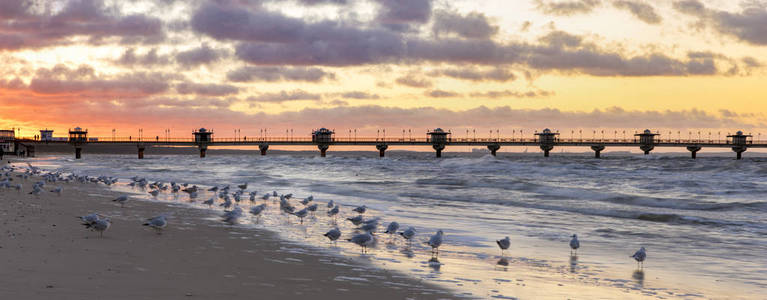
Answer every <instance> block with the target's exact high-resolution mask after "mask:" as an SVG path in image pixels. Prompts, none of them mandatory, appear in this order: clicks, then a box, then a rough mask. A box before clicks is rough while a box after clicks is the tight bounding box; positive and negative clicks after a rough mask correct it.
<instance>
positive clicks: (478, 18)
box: [432, 11, 498, 39]
mask: <svg viewBox="0 0 767 300" xmlns="http://www.w3.org/2000/svg"><path fill="white" fill-rule="evenodd" d="M432 31H433V32H434V35H435V36H439V35H441V34H455V35H457V36H460V37H463V38H468V39H488V38H490V37H492V36H494V35H495V34H496V33H498V26H495V25H491V24H490V20H488V18H487V17H486V16H485V14H482V13H478V12H472V13H469V14H467V15H461V14H457V13H455V12H451V11H439V12H437V13H436V14H435V15H434V25H432Z"/></svg>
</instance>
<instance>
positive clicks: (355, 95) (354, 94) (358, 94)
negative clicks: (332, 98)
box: [339, 91, 381, 100]
mask: <svg viewBox="0 0 767 300" xmlns="http://www.w3.org/2000/svg"><path fill="white" fill-rule="evenodd" d="M339 96H340V97H341V98H345V99H358V100H369V99H380V98H381V96H378V94H373V93H370V92H363V91H350V92H343V93H340V94H339Z"/></svg>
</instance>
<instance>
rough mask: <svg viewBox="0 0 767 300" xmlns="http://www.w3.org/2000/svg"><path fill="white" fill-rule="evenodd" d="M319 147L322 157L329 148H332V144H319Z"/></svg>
mask: <svg viewBox="0 0 767 300" xmlns="http://www.w3.org/2000/svg"><path fill="white" fill-rule="evenodd" d="M317 148H319V149H320V157H325V155H326V154H327V151H328V148H330V145H328V144H319V145H317Z"/></svg>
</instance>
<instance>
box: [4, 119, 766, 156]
mask: <svg viewBox="0 0 767 300" xmlns="http://www.w3.org/2000/svg"><path fill="white" fill-rule="evenodd" d="M45 131H46V132H45V135H43V134H41V135H40V137H33V138H26V137H15V136H12V135H7V136H4V138H3V137H0V144H5V145H6V148H9V147H10V146H11V145H13V148H14V149H15V150H14V152H15V154H16V155H21V156H34V154H35V146H36V145H40V144H69V145H72V147H73V149H74V152H75V158H77V159H79V158H81V157H82V155H83V148H84V147H87V145H90V144H114V145H135V146H136V149H137V154H138V158H139V159H142V158H144V154H145V149H147V148H151V147H155V146H188V147H197V148H198V149H199V152H200V157H201V158H204V157H205V156H206V151H207V149H208V147H212V146H257V147H258V149H259V151H260V154H261V155H267V151H268V150H269V147H270V146H316V147H317V149H318V150H319V152H320V156H322V157H325V156H326V154H327V151H329V150H330V149H331V147H340V146H371V150H372V149H376V150H378V153H379V156H380V157H385V155H386V150H389V149H390V148H392V147H397V146H426V147H432V149H433V150H434V151H435V155H436V157H441V156H442V151H443V150H444V149H446V148H447V147H450V146H481V147H486V148H487V149H488V150H489V151H490V153H491V154H492V155H494V156H495V155H497V152H498V150H500V149H501V148H502V147H510V146H528V147H539V148H540V149H541V150H542V151H543V155H544V156H545V157H549V156H550V153H551V151H552V150H553V149H555V148H557V147H585V148H590V149H591V150H592V151H594V157H595V158H600V157H601V153H602V152H603V151H604V150H605V149H607V148H614V147H630V148H639V149H641V150H642V151H643V153H644V154H645V155H647V154H650V152H651V151H653V150H654V149H655V148H658V147H677V148H685V149H687V150H688V151H689V152H690V156H691V158H692V159H695V158H697V153H698V151H700V150H701V149H703V148H730V149H731V150H732V151H733V152H735V154H736V156H735V157H736V159H741V158H742V157H743V153H744V152H745V151H746V150H748V149H749V148H767V142H765V141H754V140H753V137H752V136H751V135H749V134H745V133H743V132H742V131H738V132H737V133H735V134H731V135H727V137H726V139H716V140H712V139H681V138H676V139H675V138H670V137H669V138H664V137H663V136H662V135H661V134H660V133H659V132H653V131H651V130H649V129H648V130H644V131H643V132H641V133H637V134H635V135H634V136H633V138H613V139H609V138H608V139H605V138H586V139H584V138H562V137H561V136H560V135H559V133H558V132H554V131H552V130H550V129H544V130H542V131H541V132H536V133H534V134H533V135H532V136H531V137H529V138H525V137H512V138H506V137H500V136H499V137H496V138H454V137H452V133H451V132H450V131H445V130H443V129H441V128H436V129H434V130H432V131H429V132H427V134H426V136H425V137H423V138H412V137H408V138H406V137H404V136H403V137H394V138H393V137H384V138H381V137H375V138H368V137H359V138H358V137H353V138H352V137H349V138H344V137H337V136H336V135H335V132H333V131H332V130H329V129H326V128H320V129H318V130H314V131H313V132H312V134H311V136H307V137H242V138H241V137H237V138H218V137H214V133H213V131H211V130H207V129H205V128H200V129H199V130H196V131H194V132H192V134H191V136H190V137H189V138H169V137H167V138H160V137H156V138H154V139H152V138H149V139H147V138H145V137H141V136H139V137H135V138H134V137H115V136H112V137H89V136H88V130H87V129H85V130H83V129H81V128H79V127H78V128H75V129H70V130H69V136H68V138H52V137H51V132H52V131H50V130H47V129H46V130H45ZM42 132H43V131H42V130H41V133H42ZM43 137H45V138H43ZM373 147H375V148H373Z"/></svg>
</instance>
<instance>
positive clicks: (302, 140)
mask: <svg viewBox="0 0 767 300" xmlns="http://www.w3.org/2000/svg"><path fill="white" fill-rule="evenodd" d="M15 140H17V141H26V142H39V143H68V142H69V141H68V140H67V139H66V138H57V139H53V140H41V139H39V138H33V137H17V138H16V139H15ZM290 142H295V143H311V142H312V138H311V137H242V138H229V137H227V138H219V137H213V138H211V141H210V142H209V144H219V143H220V144H224V143H243V144H250V143H252V144H257V143H290ZM331 142H332V143H343V144H355V143H412V144H429V143H432V142H433V141H432V140H431V139H429V138H411V137H404V138H402V137H386V138H382V137H356V138H355V137H351V138H349V137H334V138H332V139H331ZM538 142H539V139H537V138H523V137H511V138H505V137H504V138H448V139H447V143H446V144H462V143H475V144H481V143H525V144H529V143H538ZM88 143H92V144H109V143H157V144H163V143H175V144H185V143H187V144H194V143H195V139H194V138H162V137H160V138H146V137H144V138H138V137H89V138H88ZM554 143H555V144H639V139H635V138H617V139H616V138H557V139H555V140H554ZM654 144H655V145H662V144H679V145H728V144H731V141H730V140H728V139H683V138H669V139H663V138H656V139H655V140H654ZM764 144H767V140H766V141H762V140H758V141H755V140H751V139H749V140H747V141H746V145H764Z"/></svg>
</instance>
